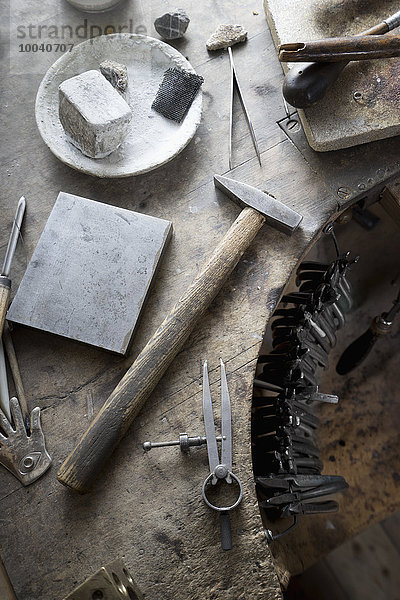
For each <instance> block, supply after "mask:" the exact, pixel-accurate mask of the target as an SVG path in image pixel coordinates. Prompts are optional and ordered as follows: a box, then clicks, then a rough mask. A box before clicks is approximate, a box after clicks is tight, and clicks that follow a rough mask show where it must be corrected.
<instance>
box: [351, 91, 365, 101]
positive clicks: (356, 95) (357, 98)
mask: <svg viewBox="0 0 400 600" xmlns="http://www.w3.org/2000/svg"><path fill="white" fill-rule="evenodd" d="M353 98H354V100H355V101H356V102H361V100H363V95H362V93H361V92H354V94H353Z"/></svg>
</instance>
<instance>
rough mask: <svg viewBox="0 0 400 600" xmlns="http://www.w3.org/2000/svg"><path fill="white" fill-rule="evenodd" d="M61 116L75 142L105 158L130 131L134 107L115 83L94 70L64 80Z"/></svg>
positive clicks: (72, 140)
mask: <svg viewBox="0 0 400 600" xmlns="http://www.w3.org/2000/svg"><path fill="white" fill-rule="evenodd" d="M59 117H60V121H61V125H62V126H63V127H64V130H65V133H66V135H67V138H68V140H69V141H70V142H71V143H72V144H74V146H76V147H77V148H79V150H80V151H81V152H82V153H83V154H85V155H86V156H89V157H90V158H104V157H105V156H108V155H109V154H111V152H113V151H114V150H116V149H117V148H118V146H119V145H120V144H121V142H122V141H123V139H124V138H125V136H126V135H127V133H128V131H129V129H130V122H131V120H132V111H131V109H130V107H129V105H128V104H127V103H126V102H125V100H124V99H123V98H122V96H121V95H120V94H119V93H118V92H117V91H116V90H115V89H114V88H113V86H112V85H111V83H109V82H108V81H107V79H106V78H105V77H103V75H101V73H99V71H94V70H93V71H86V72H85V73H82V74H81V75H76V76H75V77H71V78H70V79H67V80H65V81H63V82H62V83H61V84H60V86H59Z"/></svg>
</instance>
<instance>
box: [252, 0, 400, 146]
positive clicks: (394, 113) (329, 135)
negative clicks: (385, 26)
mask: <svg viewBox="0 0 400 600" xmlns="http://www.w3.org/2000/svg"><path fill="white" fill-rule="evenodd" d="M264 7H265V12H266V15H267V20H268V24H269V26H270V29H271V33H272V36H273V38H274V42H275V45H276V46H279V44H286V43H289V42H304V41H309V40H317V39H321V38H325V37H337V36H342V35H355V34H356V33H361V32H362V31H365V30H366V29H369V28H370V27H372V26H373V25H377V24H378V23H380V22H381V21H383V19H385V18H387V17H389V16H390V15H391V14H393V13H394V12H396V11H397V10H399V6H398V2H396V1H395V0H381V2H368V3H365V2H364V3H361V2H342V1H340V2H339V1H338V0H302V2H298V1H297V0H264ZM393 33H398V30H393ZM388 35H391V34H390V33H389V34H388ZM290 66H291V65H290V63H284V64H283V68H284V69H285V72H286V71H287V69H288V67H290ZM399 74H400V59H399V58H387V59H379V60H364V61H353V62H352V63H350V64H349V65H347V67H346V68H345V69H344V71H343V72H342V73H341V75H340V76H339V78H338V80H337V81H336V82H335V83H333V84H332V86H331V87H330V88H329V90H328V92H327V94H326V95H325V97H324V98H323V99H322V100H320V101H319V102H317V103H316V104H315V105H314V106H311V107H310V108H306V109H305V110H299V111H298V112H299V116H300V119H301V122H302V124H303V128H304V132H305V134H306V136H307V140H308V143H309V144H310V146H311V148H313V149H314V150H317V151H321V152H326V151H329V150H339V149H341V148H349V147H351V146H356V145H357V144H365V143H367V142H373V141H375V140H381V139H384V138H388V137H393V136H396V135H399V134H400V112H399V108H398V101H399V93H398V79H399ZM355 92H358V93H359V94H362V100H361V101H360V102H358V101H356V100H355V99H354V94H355Z"/></svg>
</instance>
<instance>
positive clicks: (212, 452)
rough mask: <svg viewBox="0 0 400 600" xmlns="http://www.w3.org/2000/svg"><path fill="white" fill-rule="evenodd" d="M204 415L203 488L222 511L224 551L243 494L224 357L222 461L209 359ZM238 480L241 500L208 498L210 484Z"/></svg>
mask: <svg viewBox="0 0 400 600" xmlns="http://www.w3.org/2000/svg"><path fill="white" fill-rule="evenodd" d="M203 416H204V426H205V430H206V439H207V452H208V463H209V465H210V474H209V475H208V477H207V478H206V479H205V481H204V483H203V488H202V496H203V500H204V502H205V503H206V504H207V505H208V506H209V507H210V508H212V509H213V510H216V511H217V512H219V514H220V523H221V545H222V549H223V550H231V549H232V534H231V524H230V517H229V511H231V510H233V509H234V508H236V506H238V505H239V504H240V502H241V500H242V497H243V488H242V484H241V482H240V480H239V479H238V477H236V475H234V473H233V471H232V414H231V401H230V397H229V391H228V383H227V380H226V371H225V365H224V363H223V362H222V360H221V430H222V431H221V432H222V442H221V460H219V453H218V446H217V437H216V434H215V424H214V415H213V407H212V400H211V392H210V383H209V380H208V368H207V361H205V362H204V367H203ZM232 480H234V481H236V483H237V484H238V486H239V496H238V498H237V500H236V501H235V502H234V503H233V504H231V505H229V506H222V507H219V506H216V505H215V504H213V503H212V502H211V501H210V500H209V499H208V497H207V488H208V487H209V485H213V486H214V485H216V484H217V483H218V482H219V481H225V482H226V483H228V484H231V483H232Z"/></svg>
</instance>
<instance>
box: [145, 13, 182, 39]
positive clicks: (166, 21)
mask: <svg viewBox="0 0 400 600" xmlns="http://www.w3.org/2000/svg"><path fill="white" fill-rule="evenodd" d="M189 23H190V19H189V17H188V16H187V14H186V12H185V11H184V10H183V8H177V9H176V10H174V11H171V12H168V13H165V15H162V16H161V17H158V19H156V20H155V21H154V27H155V29H156V31H157V33H159V34H160V36H161V37H162V38H164V39H165V40H176V39H178V38H181V37H183V35H184V34H185V32H186V29H187V28H188V26H189Z"/></svg>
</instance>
